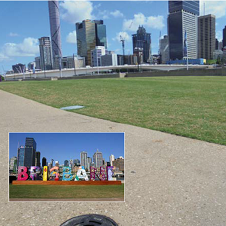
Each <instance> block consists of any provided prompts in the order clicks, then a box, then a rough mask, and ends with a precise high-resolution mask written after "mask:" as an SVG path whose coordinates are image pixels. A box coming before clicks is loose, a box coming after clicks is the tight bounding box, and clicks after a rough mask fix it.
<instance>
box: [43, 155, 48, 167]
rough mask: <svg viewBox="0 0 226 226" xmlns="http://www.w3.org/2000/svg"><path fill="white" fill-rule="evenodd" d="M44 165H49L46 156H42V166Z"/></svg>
mask: <svg viewBox="0 0 226 226" xmlns="http://www.w3.org/2000/svg"><path fill="white" fill-rule="evenodd" d="M44 166H47V161H46V158H45V157H43V158H42V167H44Z"/></svg>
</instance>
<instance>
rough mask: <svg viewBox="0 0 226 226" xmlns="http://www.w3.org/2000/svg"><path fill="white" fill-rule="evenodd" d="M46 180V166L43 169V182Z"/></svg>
mask: <svg viewBox="0 0 226 226" xmlns="http://www.w3.org/2000/svg"><path fill="white" fill-rule="evenodd" d="M47 180H48V166H44V167H43V181H47Z"/></svg>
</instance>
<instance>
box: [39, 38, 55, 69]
mask: <svg viewBox="0 0 226 226" xmlns="http://www.w3.org/2000/svg"><path fill="white" fill-rule="evenodd" d="M39 51H40V68H41V69H42V70H51V69H52V53H51V43H50V38H49V37H41V38H40V39H39Z"/></svg>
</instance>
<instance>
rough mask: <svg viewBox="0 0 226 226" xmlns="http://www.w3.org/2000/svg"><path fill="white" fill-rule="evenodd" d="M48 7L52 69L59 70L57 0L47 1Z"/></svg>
mask: <svg viewBox="0 0 226 226" xmlns="http://www.w3.org/2000/svg"><path fill="white" fill-rule="evenodd" d="M48 5H49V22H50V32H51V42H52V52H53V68H54V69H59V58H61V57H62V51H61V36H60V12H59V2H58V1H57V0H54V1H48Z"/></svg>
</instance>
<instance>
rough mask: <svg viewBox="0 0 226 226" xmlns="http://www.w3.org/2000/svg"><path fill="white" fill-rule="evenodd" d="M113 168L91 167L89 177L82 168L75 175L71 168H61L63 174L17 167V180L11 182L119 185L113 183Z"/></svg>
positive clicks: (33, 167) (22, 183) (17, 183)
mask: <svg viewBox="0 0 226 226" xmlns="http://www.w3.org/2000/svg"><path fill="white" fill-rule="evenodd" d="M113 169H114V167H113V166H107V167H104V166H101V167H100V168H99V169H97V168H95V167H93V166H91V167H90V173H89V174H90V175H88V173H87V172H86V171H85V169H84V167H83V166H80V167H78V170H77V172H76V173H73V172H72V171H71V167H69V166H66V167H63V172H62V173H60V172H59V167H58V166H55V167H53V168H51V169H49V167H48V166H44V167H43V170H42V169H41V168H40V167H38V166H31V167H30V168H29V167H26V166H19V167H18V178H17V180H15V181H13V182H12V184H14V185H29V184H30V185H35V184H36V185H119V184H121V181H115V180H114V178H113V177H112V176H113V174H114V173H113Z"/></svg>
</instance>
